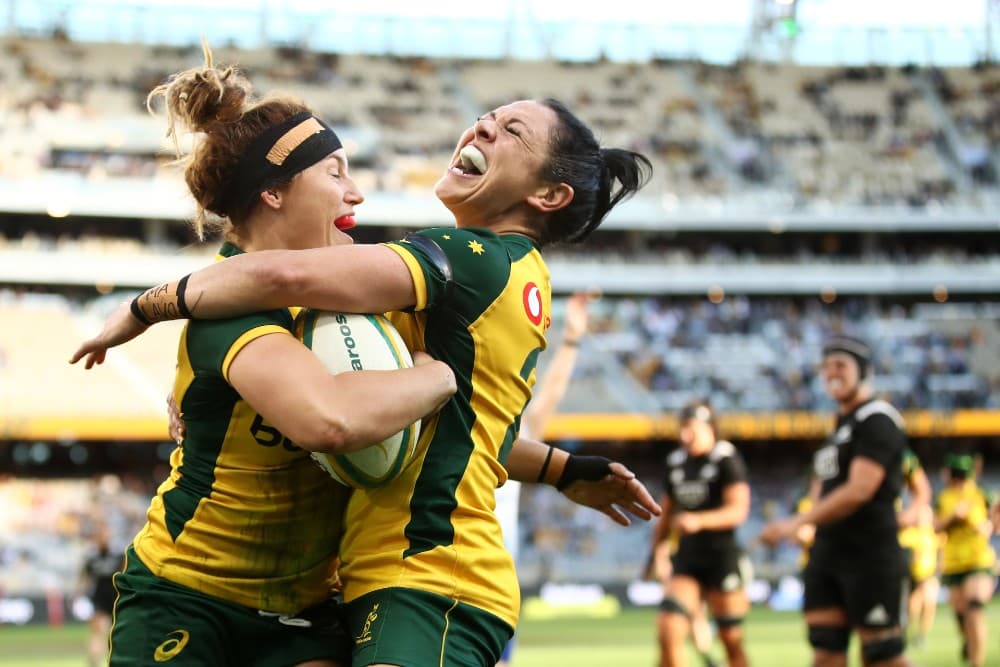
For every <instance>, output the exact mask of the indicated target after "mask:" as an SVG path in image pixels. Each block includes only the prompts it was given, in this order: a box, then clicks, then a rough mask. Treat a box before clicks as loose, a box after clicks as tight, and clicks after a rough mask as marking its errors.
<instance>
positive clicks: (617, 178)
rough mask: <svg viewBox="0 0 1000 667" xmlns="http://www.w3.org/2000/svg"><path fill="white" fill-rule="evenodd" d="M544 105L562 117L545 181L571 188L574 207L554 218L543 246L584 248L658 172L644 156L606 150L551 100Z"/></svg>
mask: <svg viewBox="0 0 1000 667" xmlns="http://www.w3.org/2000/svg"><path fill="white" fill-rule="evenodd" d="M542 104H544V105H545V106H547V107H548V108H549V109H552V111H554V112H555V114H556V116H557V117H558V123H557V125H556V128H555V129H554V130H553V132H552V136H551V137H550V140H549V158H548V160H547V161H546V163H545V164H544V165H543V166H542V178H543V179H545V180H546V181H549V182H552V183H566V184H567V185H569V186H570V187H572V188H573V201H572V202H570V204H569V205H568V206H566V207H565V208H563V209H560V210H558V211H556V212H554V213H553V214H552V215H551V217H550V218H549V220H548V222H547V223H546V225H545V228H544V229H543V230H542V234H541V238H540V242H541V243H542V245H545V244H547V243H553V242H568V243H579V242H580V241H583V240H584V239H586V238H587V237H588V236H590V233H591V232H593V231H594V230H595V229H597V227H598V226H599V225H600V224H601V222H602V221H603V220H604V218H605V216H607V214H608V213H609V212H610V211H611V209H612V208H614V207H615V206H617V205H618V204H619V203H620V202H621V201H623V200H625V199H627V198H628V197H630V196H632V195H633V194H635V193H636V192H638V191H639V189H640V188H642V187H643V186H644V185H646V183H648V182H649V179H650V178H651V177H652V175H653V166H652V165H651V164H650V162H649V160H648V159H647V158H646V157H645V156H644V155H642V154H640V153H636V152H634V151H629V150H624V149H621V148H601V147H600V144H598V142H597V139H596V138H595V137H594V133H593V132H592V131H591V130H590V128H589V127H587V126H586V125H585V124H584V123H583V122H582V121H581V120H580V119H579V118H577V117H576V116H575V115H573V113H572V112H571V111H569V109H567V108H566V107H565V106H564V105H563V104H562V103H561V102H559V101H557V100H553V99H547V100H544V101H543V102H542Z"/></svg>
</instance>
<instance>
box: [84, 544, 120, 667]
mask: <svg viewBox="0 0 1000 667" xmlns="http://www.w3.org/2000/svg"><path fill="white" fill-rule="evenodd" d="M109 536H110V535H109V531H108V528H107V526H105V525H99V526H97V527H96V528H95V532H94V536H93V541H94V544H93V548H92V549H91V551H90V552H89V553H88V554H87V557H86V560H85V561H84V564H83V571H82V572H81V576H80V579H81V583H82V584H83V585H84V586H85V587H86V594H87V598H88V599H89V600H90V604H91V605H92V606H93V608H94V613H93V615H92V616H91V617H90V634H89V635H88V637H87V661H88V664H89V665H91V666H92V667H97V665H102V664H105V663H106V662H107V653H108V631H109V630H110V629H111V612H112V610H113V609H114V606H115V587H114V584H113V583H112V580H113V579H114V576H115V573H116V572H118V571H119V570H121V569H122V565H123V564H124V558H123V556H124V551H123V550H122V549H112V548H111V545H110V542H109Z"/></svg>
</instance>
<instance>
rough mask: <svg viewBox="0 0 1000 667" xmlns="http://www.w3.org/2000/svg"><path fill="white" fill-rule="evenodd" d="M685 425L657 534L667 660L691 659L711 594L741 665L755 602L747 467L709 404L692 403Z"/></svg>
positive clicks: (726, 641)
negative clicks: (689, 646) (695, 618)
mask: <svg viewBox="0 0 1000 667" xmlns="http://www.w3.org/2000/svg"><path fill="white" fill-rule="evenodd" d="M679 425H680V440H681V445H682V447H681V448H680V449H677V450H675V451H673V452H672V453H671V454H670V455H669V456H668V457H667V470H666V479H665V481H664V494H663V498H662V500H661V502H660V505H661V507H662V508H663V513H662V514H661V515H660V522H659V524H658V525H657V527H656V531H655V532H654V537H653V560H654V565H655V568H656V571H657V574H658V575H659V576H660V578H661V579H662V580H663V582H664V599H663V602H662V603H661V605H660V614H659V618H658V626H659V627H658V629H659V641H660V665H661V667H673V666H675V665H683V664H685V647H684V640H685V639H686V638H687V636H688V634H689V633H690V630H691V618H692V613H693V612H694V611H695V610H697V609H698V608H699V607H700V606H701V604H702V600H703V599H707V602H708V607H709V610H710V611H711V613H712V616H713V618H714V619H715V624H716V626H717V627H718V631H719V639H721V640H722V643H723V645H724V646H725V648H726V655H727V656H728V662H729V665H730V666H732V667H741V666H743V665H746V664H747V656H746V653H745V652H744V649H743V628H742V623H743V617H744V616H745V615H746V613H747V610H748V609H749V602H748V599H747V595H746V587H745V584H746V583H748V582H747V581H746V577H747V574H746V573H747V568H746V563H747V560H746V558H745V557H744V556H743V553H742V550H741V549H740V546H739V545H738V544H737V542H736V528H737V527H738V526H739V525H741V524H742V523H743V522H744V521H746V519H747V515H748V514H749V512H750V486H749V485H748V484H747V471H746V465H745V464H744V462H743V458H742V457H741V456H740V454H739V452H737V451H736V448H735V447H734V446H733V444H732V443H731V442H727V441H725V440H719V439H718V438H717V435H716V428H715V420H714V417H713V415H712V409H711V407H710V406H709V405H708V403H707V402H704V401H697V402H694V403H692V404H690V405H688V406H687V407H685V408H684V409H683V410H682V411H681V414H680V416H679Z"/></svg>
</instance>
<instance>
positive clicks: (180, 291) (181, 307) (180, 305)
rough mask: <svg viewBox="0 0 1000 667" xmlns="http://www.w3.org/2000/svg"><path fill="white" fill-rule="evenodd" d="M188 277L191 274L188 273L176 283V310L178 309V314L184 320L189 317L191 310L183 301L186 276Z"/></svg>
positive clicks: (186, 283)
mask: <svg viewBox="0 0 1000 667" xmlns="http://www.w3.org/2000/svg"><path fill="white" fill-rule="evenodd" d="M190 277H191V274H190V273H189V274H187V275H186V276H184V277H183V278H181V279H180V281H178V283H177V310H178V311H180V314H181V315H182V316H183V317H184V319H186V320H190V319H191V311H190V310H188V307H187V303H185V302H184V292H185V291H186V290H187V285H188V278H190Z"/></svg>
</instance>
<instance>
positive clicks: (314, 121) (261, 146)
mask: <svg viewBox="0 0 1000 667" xmlns="http://www.w3.org/2000/svg"><path fill="white" fill-rule="evenodd" d="M341 147H342V144H341V143H340V139H339V138H338V137H337V133H336V132H334V131H333V128H332V127H330V126H329V125H327V124H326V123H324V122H323V121H322V120H320V119H319V118H316V117H315V116H313V115H312V113H310V112H308V111H303V112H301V113H297V114H295V115H294V116H292V117H291V118H289V119H288V120H285V121H283V122H281V123H278V124H277V125H274V126H273V127H269V128H267V129H266V130H265V131H264V132H263V133H262V134H261V135H260V136H259V137H257V138H256V139H254V140H253V142H252V143H251V144H250V145H249V146H248V147H247V149H246V150H245V151H243V155H241V156H240V162H239V165H238V166H237V168H236V176H235V177H234V178H233V180H232V182H231V183H230V184H229V188H228V189H227V193H226V197H225V203H226V213H227V214H229V213H231V212H232V208H233V206H234V205H236V204H237V203H239V200H240V198H241V197H244V196H246V195H247V193H250V192H252V193H254V194H257V193H259V192H261V191H262V190H263V189H264V187H265V186H266V185H268V184H270V183H275V182H281V181H284V180H287V179H289V178H291V177H292V176H294V175H295V174H297V173H299V172H300V171H302V170H303V169H308V168H309V167H311V166H313V165H314V164H316V163H317V162H319V161H320V160H322V159H324V158H326V157H327V156H329V155H330V153H332V152H334V151H335V150H337V149H339V148H341Z"/></svg>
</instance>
